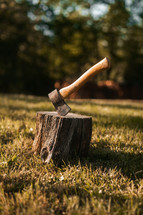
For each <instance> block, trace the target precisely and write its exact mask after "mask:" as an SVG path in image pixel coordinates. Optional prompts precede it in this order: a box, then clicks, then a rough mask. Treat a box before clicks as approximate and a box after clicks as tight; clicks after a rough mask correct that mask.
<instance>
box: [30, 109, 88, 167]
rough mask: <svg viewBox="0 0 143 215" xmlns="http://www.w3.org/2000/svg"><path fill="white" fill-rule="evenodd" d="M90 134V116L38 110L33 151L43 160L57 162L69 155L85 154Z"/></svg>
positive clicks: (80, 155) (81, 155)
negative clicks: (62, 114)
mask: <svg viewBox="0 0 143 215" xmlns="http://www.w3.org/2000/svg"><path fill="white" fill-rule="evenodd" d="M91 134H92V118H91V117H87V116H82V115H78V114H73V113H69V114H68V115H66V116H59V115H58V114H57V113H56V112H38V113H37V122H36V134H35V139H34V142H33V151H34V152H36V153H40V155H41V159H42V161H43V162H46V163H49V162H50V160H51V159H52V160H53V161H54V163H56V164H59V163H60V162H61V161H62V160H66V159H68V158H70V157H71V156H74V155H77V156H79V157H83V156H87V154H88V150H89V144H90V140H91Z"/></svg>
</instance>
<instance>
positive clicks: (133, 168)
mask: <svg viewBox="0 0 143 215" xmlns="http://www.w3.org/2000/svg"><path fill="white" fill-rule="evenodd" d="M107 145H108V144H107ZM81 163H82V164H83V165H85V164H87V165H90V166H91V167H92V169H96V168H99V167H100V168H101V169H113V168H116V169H117V170H121V172H122V174H123V175H125V176H127V177H129V178H130V179H132V180H135V179H139V178H142V179H143V154H142V153H137V154H135V153H126V152H121V151H113V150H111V149H110V148H109V147H106V143H104V147H101V146H97V147H94V146H91V147H90V150H89V154H88V157H87V159H86V160H85V161H83V160H82V161H81Z"/></svg>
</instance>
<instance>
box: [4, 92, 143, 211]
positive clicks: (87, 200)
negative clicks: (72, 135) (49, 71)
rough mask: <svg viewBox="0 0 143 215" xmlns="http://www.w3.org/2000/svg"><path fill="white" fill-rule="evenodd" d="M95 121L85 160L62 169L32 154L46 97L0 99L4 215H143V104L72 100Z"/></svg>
mask: <svg viewBox="0 0 143 215" xmlns="http://www.w3.org/2000/svg"><path fill="white" fill-rule="evenodd" d="M68 102H69V104H70V106H71V107H72V110H73V111H74V112H76V113H81V114H86V115H90V116H92V120H93V133H92V140H91V145H90V151H89V155H88V157H87V158H86V159H83V160H78V158H73V160H71V161H69V162H68V163H67V164H65V163H64V164H63V165H62V166H60V167H57V166H54V164H53V163H52V162H51V163H50V164H49V165H46V164H45V165H44V164H43V163H42V161H41V159H40V157H39V156H38V155H34V154H33V153H31V149H32V143H33V139H34V134H35V125H36V121H35V119H36V112H37V111H41V110H43V111H44V110H45V111H47V110H49V111H50V110H53V107H52V105H51V103H50V102H48V101H47V99H46V98H44V97H42V98H41V97H34V96H18V95H11V96H7V95H1V96H0V151H1V155H0V213H1V214H5V215H8V214H143V145H142V142H143V133H142V130H143V114H142V111H143V103H142V102H131V101H123V102H122V103H121V102H120V101H105V100H92V101H89V100H85V101H81V100H77V101H76V102H75V101H68Z"/></svg>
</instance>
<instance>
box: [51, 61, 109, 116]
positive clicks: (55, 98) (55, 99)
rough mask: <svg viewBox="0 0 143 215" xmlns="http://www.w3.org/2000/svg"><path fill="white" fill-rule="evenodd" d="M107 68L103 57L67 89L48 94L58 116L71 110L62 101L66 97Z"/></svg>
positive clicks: (107, 62)
mask: <svg viewBox="0 0 143 215" xmlns="http://www.w3.org/2000/svg"><path fill="white" fill-rule="evenodd" d="M109 68H110V62H109V59H108V58H107V57H105V58H104V59H103V60H101V61H100V62H99V63H97V64H95V65H94V66H92V67H91V68H90V69H89V70H87V71H86V72H85V73H84V74H83V75H82V76H81V77H79V78H78V79H77V80H76V81H75V82H74V83H72V84H71V85H69V86H68V87H64V88H62V89H61V90H57V89H55V90H54V91H52V92H51V93H49V94H48V96H49V99H50V100H51V101H52V103H53V105H54V106H55V108H56V110H57V112H58V114H59V115H61V116H65V115H66V114H67V113H68V112H69V111H70V110H71V108H70V107H69V106H68V105H67V104H66V103H65V101H64V99H65V98H66V97H67V96H69V95H70V94H72V93H73V92H76V91H78V90H79V89H80V88H81V87H82V86H83V85H84V84H85V83H86V82H87V81H88V80H90V79H91V78H92V77H93V76H94V75H96V74H98V73H99V72H102V71H104V70H106V69H109Z"/></svg>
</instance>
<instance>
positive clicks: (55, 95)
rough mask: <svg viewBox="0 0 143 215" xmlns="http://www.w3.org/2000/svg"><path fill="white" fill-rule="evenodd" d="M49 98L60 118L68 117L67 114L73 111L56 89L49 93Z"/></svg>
mask: <svg viewBox="0 0 143 215" xmlns="http://www.w3.org/2000/svg"><path fill="white" fill-rule="evenodd" d="M48 96H49V99H50V100H51V102H52V103H53V105H54V107H55V108H56V110H57V112H58V114H59V115H60V116H65V115H67V113H68V112H69V111H70V110H71V108H70V107H69V106H68V105H67V104H66V103H65V101H64V99H63V98H62V96H61V95H60V93H59V90H58V89H55V90H54V91H52V92H51V93H49V94H48Z"/></svg>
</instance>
